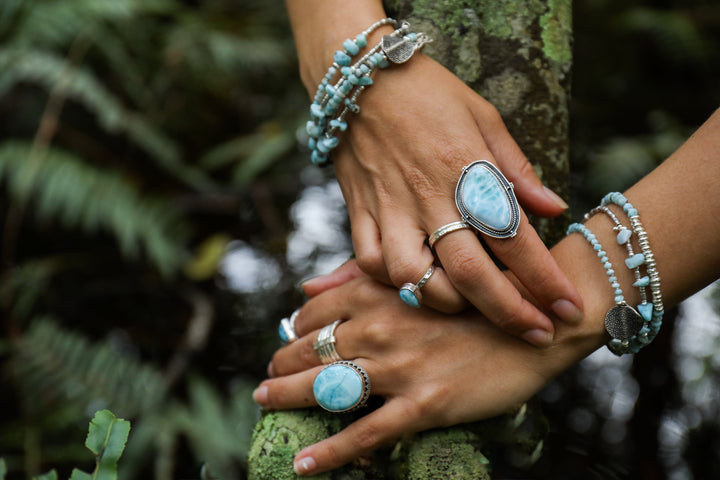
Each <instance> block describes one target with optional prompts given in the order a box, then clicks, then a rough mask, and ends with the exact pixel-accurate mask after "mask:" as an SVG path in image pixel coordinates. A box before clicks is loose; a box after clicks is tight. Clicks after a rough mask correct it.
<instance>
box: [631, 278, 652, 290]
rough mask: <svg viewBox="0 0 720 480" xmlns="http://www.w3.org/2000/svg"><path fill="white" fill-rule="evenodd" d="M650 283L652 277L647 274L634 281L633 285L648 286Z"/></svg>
mask: <svg viewBox="0 0 720 480" xmlns="http://www.w3.org/2000/svg"><path fill="white" fill-rule="evenodd" d="M648 285H650V277H648V276H645V277H642V278H640V279H638V280H637V281H636V282H635V283H633V287H647V286H648Z"/></svg>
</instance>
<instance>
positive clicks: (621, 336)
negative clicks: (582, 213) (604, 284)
mask: <svg viewBox="0 0 720 480" xmlns="http://www.w3.org/2000/svg"><path fill="white" fill-rule="evenodd" d="M575 232H577V233H580V234H582V236H583V237H585V239H586V240H587V241H588V243H590V245H591V246H592V247H593V250H595V252H596V253H597V256H598V257H600V261H601V262H602V264H603V267H604V268H605V274H606V275H607V276H608V281H609V282H610V285H611V286H612V288H613V291H614V293H615V306H614V307H611V308H610V310H608V311H607V313H606V314H605V330H606V331H607V332H608V333H609V334H610V337H612V338H611V340H610V341H609V342H608V344H607V347H608V348H609V349H610V351H611V352H613V353H614V354H616V355H622V354H623V353H626V352H627V351H628V350H629V349H630V346H631V341H632V340H633V338H634V337H636V335H637V333H638V332H639V331H640V330H641V329H642V327H643V325H644V323H645V322H644V321H643V318H642V316H641V315H640V314H639V313H638V311H637V310H635V309H634V308H633V307H631V306H630V305H628V304H627V302H625V296H624V294H623V290H622V287H621V286H620V283H618V278H617V276H615V270H614V269H613V265H612V263H611V262H610V259H609V258H608V256H607V252H606V251H605V250H603V247H602V245H601V244H600V242H599V241H598V240H597V238H596V237H595V235H594V234H593V233H592V232H591V231H590V229H588V228H587V227H586V226H585V225H583V224H582V223H573V224H571V225H570V226H569V227H568V230H567V233H568V235H570V234H571V233H575Z"/></svg>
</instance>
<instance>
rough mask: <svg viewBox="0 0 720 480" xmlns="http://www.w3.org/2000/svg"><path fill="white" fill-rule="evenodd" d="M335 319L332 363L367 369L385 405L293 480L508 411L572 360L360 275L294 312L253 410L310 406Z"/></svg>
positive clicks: (307, 460)
mask: <svg viewBox="0 0 720 480" xmlns="http://www.w3.org/2000/svg"><path fill="white" fill-rule="evenodd" d="M352 265H353V262H349V263H348V264H347V265H346V266H345V269H346V271H347V270H348V269H350V270H351V269H352V268H354V267H353V266H352ZM340 277H341V276H335V277H334V278H335V280H338V279H340ZM347 278H349V277H347V276H346V277H345V280H347ZM338 283H339V282H338ZM326 286H328V284H326ZM338 318H343V319H346V320H345V321H344V322H343V323H341V324H340V325H339V326H338V327H337V329H336V330H335V336H336V338H337V341H336V349H337V352H338V354H339V355H340V356H341V357H342V358H345V359H349V360H352V361H354V362H356V363H358V364H360V365H361V366H362V367H363V368H365V369H366V370H367V372H368V374H369V376H370V379H371V383H372V394H373V395H381V396H383V397H385V403H384V405H383V406H382V407H380V408H379V409H377V410H376V411H373V412H372V413H369V414H368V415H366V416H365V417H362V418H361V419H359V420H357V421H355V422H354V423H352V424H351V425H350V426H348V427H347V428H346V429H345V430H343V431H342V432H340V433H338V434H337V435H334V436H332V437H330V438H328V439H326V440H324V441H322V442H320V443H317V444H315V445H312V446H309V447H307V448H305V449H303V450H302V451H301V452H300V453H298V455H297V456H296V459H295V467H296V471H297V472H298V473H301V474H304V475H308V474H315V473H320V472H322V471H325V470H329V469H333V468H336V467H339V466H341V465H343V464H345V463H347V462H349V461H351V460H353V459H354V458H357V457H359V456H362V455H366V454H368V453H369V452H371V451H372V450H374V449H376V448H377V447H379V446H381V445H383V444H385V443H388V442H390V441H392V440H395V439H397V438H399V437H400V436H402V435H404V434H407V433H412V432H417V431H420V430H425V429H429V428H433V427H442V426H448V425H454V424H457V423H463V422H468V421H474V420H479V419H482V418H486V417H490V416H494V415H497V414H499V413H502V412H505V411H507V410H509V409H511V408H512V407H513V406H516V405H518V404H520V403H522V402H524V401H526V400H527V399H528V398H529V397H531V396H532V395H533V394H534V393H535V392H537V391H538V390H539V389H540V388H541V387H542V386H543V385H544V384H545V383H546V382H547V381H548V380H549V378H551V377H552V376H553V375H555V374H556V373H557V372H559V371H560V370H562V369H563V368H565V367H566V366H567V365H570V364H572V362H574V361H575V360H576V359H577V358H576V357H572V358H570V357H569V356H568V357H565V358H563V359H562V360H560V361H558V356H557V355H556V354H554V353H553V352H554V350H553V349H548V350H540V349H536V348H533V347H531V346H529V345H528V344H526V343H525V342H521V341H519V340H517V339H514V338H512V337H509V336H507V335H505V334H504V333H502V332H501V331H499V330H498V329H497V328H496V327H495V326H493V325H492V324H490V323H489V322H487V321H485V320H484V319H483V318H481V317H480V316H479V314H478V313H477V312H467V313H464V314H460V315H453V316H448V315H444V314H441V313H438V312H436V311H433V310H428V309H418V310H415V309H409V308H407V307H406V306H405V305H404V304H403V303H401V301H400V300H399V299H398V297H397V293H396V291H395V290H394V289H391V288H388V287H386V286H383V285H381V284H379V283H376V282H374V281H372V280H371V279H370V278H368V277H366V276H363V277H360V278H355V279H353V280H349V281H346V282H345V283H342V284H341V285H340V286H336V287H335V288H332V289H330V290H327V291H324V292H323V293H320V294H318V295H316V296H315V297H314V298H312V299H310V300H309V301H308V302H307V304H306V305H305V306H304V307H303V308H302V309H301V311H300V313H299V315H298V317H297V319H296V322H295V330H296V332H297V334H298V335H299V337H300V338H299V340H297V341H296V342H293V343H292V344H289V345H287V346H285V347H283V348H281V349H280V350H278V351H277V352H276V354H275V355H274V357H273V360H272V363H271V365H270V366H269V372H270V375H271V376H272V377H274V378H272V379H270V380H266V381H264V382H263V383H262V384H261V385H260V387H258V389H257V390H256V391H255V393H254V395H253V396H254V398H255V400H256V401H257V402H258V403H259V404H260V405H262V406H263V407H265V408H269V409H289V408H301V407H309V406H314V405H316V402H315V399H314V397H313V393H312V384H313V380H314V378H315V376H316V375H317V374H318V372H319V371H320V370H321V369H322V366H321V365H320V360H319V358H318V356H317V353H316V352H315V351H314V350H313V342H314V340H315V339H316V338H317V334H318V331H319V329H320V328H322V327H323V326H325V325H328V324H330V323H332V322H333V321H334V320H336V319H338ZM448 372H452V374H451V375H449V374H448Z"/></svg>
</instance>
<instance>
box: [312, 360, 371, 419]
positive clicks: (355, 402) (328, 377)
mask: <svg viewBox="0 0 720 480" xmlns="http://www.w3.org/2000/svg"><path fill="white" fill-rule="evenodd" d="M313 395H314V396H315V401H317V403H318V405H320V406H321V407H322V408H324V409H325V410H327V411H328V412H333V413H341V412H350V411H352V410H356V409H358V408H361V407H363V406H365V404H366V403H367V401H368V398H370V377H369V376H368V374H367V372H366V371H365V369H364V368H363V367H361V366H360V365H358V364H357V363H355V362H349V361H347V360H343V361H340V362H335V363H331V364H330V365H328V366H327V367H325V368H323V369H322V370H320V373H318V374H317V376H316V377H315V381H314V382H313Z"/></svg>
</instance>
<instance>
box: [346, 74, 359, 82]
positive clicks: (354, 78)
mask: <svg viewBox="0 0 720 480" xmlns="http://www.w3.org/2000/svg"><path fill="white" fill-rule="evenodd" d="M347 79H348V82H350V84H351V85H357V84H358V83H359V82H360V79H359V78H358V77H357V76H356V75H354V74H350V75H348V77H347Z"/></svg>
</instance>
